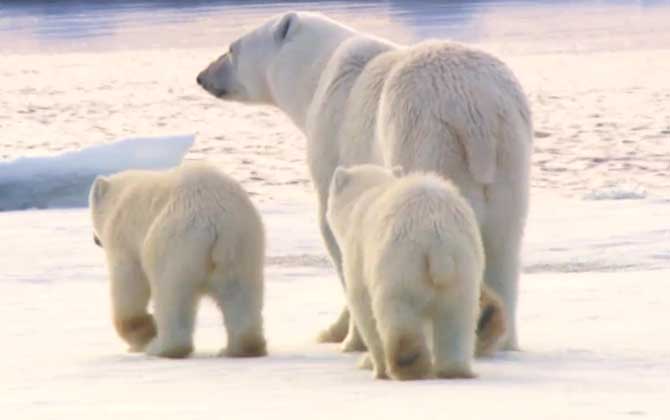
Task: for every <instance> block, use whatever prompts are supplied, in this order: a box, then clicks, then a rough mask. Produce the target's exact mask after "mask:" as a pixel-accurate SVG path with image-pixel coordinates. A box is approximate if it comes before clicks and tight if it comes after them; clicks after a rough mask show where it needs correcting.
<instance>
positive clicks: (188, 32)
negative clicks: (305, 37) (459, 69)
mask: <svg viewBox="0 0 670 420" xmlns="http://www.w3.org/2000/svg"><path fill="white" fill-rule="evenodd" d="M668 6H670V2H669V1H637V2H622V1H520V0H516V1H514V0H479V1H477V0H474V1H472V0H471V1H449V2H446V1H425V0H424V1H409V0H386V1H231V0H157V1H140V0H120V1H81V0H51V1H44V0H42V1H38V0H28V1H26V0H20V1H19V0H2V1H0V52H2V51H4V52H42V51H59V50H70V51H71V50H91V49H94V50H108V49H137V48H179V47H210V46H220V45H221V43H222V42H227V41H228V40H229V38H230V37H232V36H235V35H239V33H240V32H242V31H244V30H246V29H248V28H249V27H251V26H253V25H255V24H257V23H258V22H260V21H261V20H263V19H265V18H267V16H269V15H273V14H276V13H280V12H283V11H286V10H291V9H302V10H318V11H322V12H325V13H328V14H331V15H333V16H335V17H338V18H342V19H346V20H347V21H349V22H351V23H352V24H353V25H354V26H357V27H361V28H363V29H369V30H373V31H375V32H377V33H380V32H381V33H380V34H381V35H384V36H388V37H391V38H393V39H396V40H397V41H408V40H410V39H420V38H426V37H448V38H452V39H457V40H462V41H474V42H495V43H512V44H514V43H516V42H517V41H521V44H524V43H525V44H530V43H532V41H548V42H543V43H542V45H543V46H542V48H543V49H549V50H555V49H559V50H560V49H589V48H596V49H601V48H642V47H654V46H658V45H659V44H661V45H664V44H666V43H670V41H669V40H670V25H668V23H667V22H669V21H670V20H668V17H670V14H669V13H668V12H667V11H668V8H669V7H668ZM650 32H652V33H654V34H655V35H654V37H652V39H649V37H645V36H642V35H641V34H643V33H644V34H648V33H650ZM527 41H531V42H530V43H529V42H527ZM536 44H537V43H536ZM519 48H520V49H521V50H525V49H529V48H530V49H532V48H531V47H530V46H529V45H520V46H519Z"/></svg>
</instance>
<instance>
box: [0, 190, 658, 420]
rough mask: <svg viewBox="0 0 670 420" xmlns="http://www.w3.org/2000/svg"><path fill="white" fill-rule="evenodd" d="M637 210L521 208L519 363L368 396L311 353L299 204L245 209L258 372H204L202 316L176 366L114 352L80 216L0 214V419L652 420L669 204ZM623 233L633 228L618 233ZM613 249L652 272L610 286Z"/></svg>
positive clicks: (333, 304)
mask: <svg viewBox="0 0 670 420" xmlns="http://www.w3.org/2000/svg"><path fill="white" fill-rule="evenodd" d="M645 201H646V200H636V201H630V202H629V201H625V202H621V203H626V204H634V203H638V204H640V205H639V206H628V207H618V206H612V205H609V206H606V205H602V206H599V205H600V204H603V203H604V202H580V201H574V200H563V199H561V200H559V202H556V201H555V200H549V199H547V200H539V199H536V202H535V203H534V206H533V210H532V212H531V216H530V224H529V229H528V240H527V242H526V244H527V249H526V253H525V254H526V255H527V256H528V258H527V260H529V261H527V262H526V264H525V274H524V275H523V279H522V287H521V294H520V299H521V310H520V314H519V317H520V325H521V341H522V346H523V351H522V352H511V353H502V354H500V355H498V356H496V357H495V358H493V359H485V360H478V361H477V362H476V364H475V369H476V371H477V372H478V374H479V378H478V379H476V380H470V381H467V380H465V381H463V380H456V381H444V380H431V381H425V382H422V383H412V384H408V383H393V382H384V381H374V380H373V379H372V378H371V376H370V373H369V372H367V371H361V370H358V369H356V367H355V364H356V359H357V356H354V355H349V354H342V353H340V352H339V351H338V349H337V346H335V345H325V344H317V343H316V342H315V336H316V334H317V332H318V331H319V330H320V329H321V328H322V327H324V326H325V325H327V324H328V323H329V322H330V321H331V320H333V319H334V317H335V315H336V314H337V311H338V309H339V308H340V304H341V303H342V297H341V292H340V286H339V284H338V281H337V279H336V276H335V274H334V271H333V270H332V269H331V268H330V266H329V265H328V264H324V260H323V258H324V253H323V246H322V245H321V241H320V239H319V237H318V229H317V225H316V221H315V220H314V216H313V215H314V212H313V208H311V206H310V205H308V204H306V203H305V204H304V205H303V204H301V205H295V204H294V203H291V204H289V203H284V204H278V203H269V204H266V205H261V210H262V214H263V217H264V220H265V223H266V226H267V231H268V244H269V249H268V258H267V260H268V265H267V268H266V284H267V294H266V308H265V313H264V315H265V320H266V331H267V335H268V340H269V348H270V356H269V357H266V358H260V359H246V360H233V359H225V358H217V357H215V354H216V352H217V351H218V350H219V349H220V348H221V347H223V345H224V344H225V338H224V337H225V336H224V330H223V327H222V325H221V322H220V316H219V314H218V312H217V311H216V310H215V308H214V305H213V304H212V303H211V302H209V301H205V302H203V304H202V307H201V310H200V313H199V319H198V328H197V333H196V354H195V355H194V357H193V358H191V359H188V360H177V361H170V360H161V359H153V358H148V357H145V356H143V355H138V354H129V353H126V352H125V346H124V344H123V343H122V342H121V340H119V339H118V338H117V337H116V335H115V333H114V331H113V329H112V326H111V320H110V318H109V312H110V309H109V298H108V292H107V279H106V270H105V265H104V258H103V252H102V251H101V250H100V249H99V248H98V247H96V246H94V244H93V241H92V237H91V227H90V221H89V216H88V213H87V212H86V211H85V210H84V209H71V210H36V211H28V212H7V213H3V214H2V215H1V217H0V231H2V232H3V249H2V252H0V266H1V267H3V276H2V281H0V318H2V319H4V320H5V323H4V327H3V333H4V339H3V354H4V357H2V358H0V371H1V372H3V373H2V377H1V378H0V394H1V395H2V396H3V398H2V400H0V413H5V414H6V415H3V416H2V417H4V418H12V419H46V418H68V419H79V418H81V419H84V418H88V419H90V418H99V419H106V418H110V419H113V418H120V417H122V418H143V419H144V418H164V419H170V418H189V419H204V418H212V417H218V418H239V419H267V418H289V417H290V418H308V417H309V418H320V419H331V418H332V419H335V418H338V419H339V418H369V417H370V416H374V417H377V418H386V419H394V418H436V419H437V418H460V419H485V418H491V417H492V416H496V417H500V416H502V417H503V418H507V416H508V415H509V416H513V417H514V418H515V419H538V418H542V419H566V418H593V419H596V418H603V419H604V418H606V419H617V418H628V417H629V416H644V418H650V419H659V420H660V419H667V418H668V416H670V407H669V406H668V404H667V397H668V395H670V382H669V381H668V380H667V378H668V377H669V375H670V346H669V344H670V343H669V341H668V337H669V336H670V335H669V334H668V328H667V324H665V322H664V321H665V320H666V319H667V307H668V305H670V298H669V297H668V294H667V292H666V289H667V281H668V277H669V276H670V254H668V253H667V250H668V249H667V244H668V243H669V241H668V240H667V239H668V237H667V235H668V233H669V232H668V230H667V224H665V225H664V226H666V230H665V235H666V236H665V240H661V239H660V237H659V236H655V232H656V233H658V231H660V230H661V229H660V227H659V226H662V225H659V222H660V221H661V220H662V216H663V214H666V215H667V214H668V212H669V211H670V203H669V202H663V201H658V202H652V203H646V204H648V206H644V205H641V203H642V202H645ZM616 203H619V202H616ZM610 204H612V203H610ZM557 207H558V208H561V209H566V211H565V212H563V211H559V212H557V211H555V210H556V208H557ZM649 208H651V209H652V210H649ZM576 215H579V217H576ZM636 216H639V217H638V218H637V219H635V220H639V223H638V224H626V226H623V225H622V224H621V222H623V221H626V220H628V221H630V220H633V218H634V217H636ZM604 220H608V221H609V222H608V223H609V225H608V224H607V223H606V222H605V221H604ZM607 226H609V229H607ZM612 226H616V227H617V229H615V230H616V232H611V231H612V229H611V227H612ZM653 226H656V229H653ZM608 230H609V231H610V232H611V233H610V234H608V233H607V231H608ZM561 232H562V234H560V233H561ZM569 232H572V233H569ZM589 233H590V235H589ZM586 237H592V238H594V239H593V240H592V241H584V238H586ZM64 244H67V246H64ZM617 246H618V247H620V250H621V253H620V254H622V255H626V254H629V253H630V254H631V255H638V254H644V255H648V256H650V258H651V255H654V254H657V255H660V256H662V258H660V259H659V260H658V261H657V262H656V263H653V264H649V265H647V262H648V261H650V260H644V259H642V261H641V262H640V263H639V264H637V265H634V266H633V267H629V268H628V269H626V270H620V269H616V267H618V266H619V264H620V261H619V259H620V258H621V255H620V254H607V253H605V254H604V255H600V254H599V253H600V252H602V251H603V249H607V248H608V247H617ZM663 255H664V256H663ZM36 256H39V258H36ZM598 258H600V259H601V260H600V261H599V262H598V261H596V262H598V265H599V266H600V267H603V268H605V269H604V270H601V269H599V268H598V267H595V268H594V267H593V265H591V266H589V265H586V266H584V265H582V266H580V267H581V269H580V270H575V269H573V268H574V261H579V260H583V261H587V262H592V261H590V260H592V259H596V260H597V259H598ZM633 259H635V258H631V260H633ZM645 261H647V262H645ZM608 262H609V264H608ZM607 267H615V269H613V270H609V269H607Z"/></svg>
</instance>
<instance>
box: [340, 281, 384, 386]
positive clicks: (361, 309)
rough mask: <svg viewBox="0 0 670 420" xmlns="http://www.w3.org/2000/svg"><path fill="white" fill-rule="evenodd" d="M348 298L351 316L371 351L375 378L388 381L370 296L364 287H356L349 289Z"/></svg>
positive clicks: (382, 348)
mask: <svg viewBox="0 0 670 420" xmlns="http://www.w3.org/2000/svg"><path fill="white" fill-rule="evenodd" d="M347 297H348V301H349V307H350V310H351V316H352V317H353V319H354V320H355V322H356V325H357V326H358V328H359V330H360V333H361V336H362V337H363V340H364V341H365V344H367V347H368V349H369V354H370V357H371V359H372V365H373V372H374V373H373V377H374V378H376V379H386V378H387V373H386V361H385V358H384V347H383V344H382V340H381V338H380V336H379V332H378V331H377V325H376V322H375V318H374V315H373V312H372V302H371V300H370V295H369V294H368V291H367V290H365V288H364V287H361V286H355V285H354V286H351V287H349V288H348V289H347Z"/></svg>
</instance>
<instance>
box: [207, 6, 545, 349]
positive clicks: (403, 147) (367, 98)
mask: <svg viewBox="0 0 670 420" xmlns="http://www.w3.org/2000/svg"><path fill="white" fill-rule="evenodd" d="M197 81H198V83H199V84H200V85H201V86H202V87H203V88H205V89H206V90H207V91H208V92H210V93H211V94H213V95H215V96H216V97H218V98H221V99H223V100H231V101H239V102H244V103H261V104H271V105H274V106H277V107H278V108H280V109H281V110H283V111H284V112H285V113H286V114H288V116H289V117H290V118H291V119H292V120H293V122H294V123H295V124H296V125H297V126H298V127H300V128H301V129H302V131H303V132H304V133H305V135H306V137H307V139H308V143H307V155H308V164H309V168H310V172H311V176H312V180H313V182H314V184H315V186H316V190H317V193H318V198H319V221H320V227H321V233H322V235H323V238H324V240H325V243H326V246H327V248H328V251H329V253H330V255H331V257H332V259H333V261H334V263H335V265H336V267H337V270H338V273H339V274H340V276H341V274H342V267H341V255H340V250H339V249H338V246H337V243H336V242H335V239H334V238H333V234H332V231H331V229H330V227H329V226H328V223H327V220H326V217H325V212H326V209H327V200H328V187H329V184H330V179H331V177H332V174H333V172H334V170H335V168H336V167H337V166H338V165H343V166H350V165H354V164H360V163H369V162H373V163H383V164H385V165H386V166H393V165H401V166H403V167H404V169H405V170H407V171H412V170H424V171H436V172H438V173H440V174H443V175H445V176H447V177H449V178H450V179H451V180H452V181H453V182H454V183H455V184H456V185H458V187H459V188H460V189H461V192H462V194H463V195H464V196H465V197H466V198H467V199H468V201H469V203H470V204H471V205H472V207H473V209H474V211H475V214H476V216H477V220H478V222H479V224H480V228H481V231H482V236H483V243H484V248H485V253H486V270H485V281H486V283H487V284H488V285H490V286H491V287H492V288H493V289H494V290H495V291H496V292H498V294H499V295H500V296H501V298H502V299H503V301H504V303H505V305H506V306H507V309H508V311H507V313H508V320H507V321H508V322H507V325H508V331H509V335H508V339H507V341H506V343H505V345H504V347H505V348H507V349H516V348H517V347H518V345H517V333H516V325H515V314H516V301H517V283H518V277H519V254H520V244H521V238H522V234H523V228H524V225H525V221H526V213H527V208H528V189H529V182H528V178H529V167H530V153H531V147H532V124H531V118H530V110H529V107H528V103H527V100H526V97H525V95H524V93H523V91H522V89H521V87H520V86H519V83H518V82H517V80H516V78H515V77H514V75H513V74H512V73H511V71H510V70H509V69H508V68H507V67H506V66H505V65H504V64H503V63H502V62H500V61H499V60H497V59H496V58H494V57H492V56H491V55H488V54H486V53H484V52H481V51H477V50H473V49H470V48H468V47H465V46H462V45H459V44H455V43H451V42H442V41H440V42H438V41H433V42H425V43H420V44H418V45H413V46H408V47H404V46H399V45H396V44H393V43H391V42H389V41H386V40H383V39H379V38H376V37H374V36H371V35H367V34H363V33H360V32H358V31H356V30H354V29H352V28H349V27H347V26H344V25H342V24H340V23H338V22H335V21H333V20H331V19H329V18H327V17H325V16H323V15H320V14H315V13H306V12H299V13H296V12H290V13H287V14H284V15H282V16H277V17H275V18H273V19H271V20H269V21H268V22H266V23H265V24H263V25H261V26H260V27H258V28H256V29H254V30H253V31H251V32H249V33H247V34H246V35H244V36H242V37H241V38H240V39H238V40H237V41H235V42H234V43H232V44H231V45H230V49H229V51H228V52H227V53H225V54H224V55H223V56H221V57H220V58H218V59H217V60H216V61H214V62H213V63H211V64H210V65H209V66H208V67H207V68H206V69H205V70H203V71H202V72H201V73H200V74H199V75H198V78H197ZM347 323H348V313H347V311H346V309H345V310H344V311H343V313H342V315H341V316H340V318H339V319H338V321H337V322H336V323H335V324H334V325H333V326H331V327H330V328H329V329H328V330H326V331H324V334H322V338H323V339H324V340H326V341H341V340H342V339H343V338H344V335H345V334H346V330H347ZM354 338H355V336H353V335H350V337H349V338H348V340H347V341H348V342H349V343H350V344H351V345H350V346H348V347H356V345H355V341H356V340H354ZM345 347H347V346H346V345H345Z"/></svg>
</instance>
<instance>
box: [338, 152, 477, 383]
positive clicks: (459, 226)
mask: <svg viewBox="0 0 670 420" xmlns="http://www.w3.org/2000/svg"><path fill="white" fill-rule="evenodd" d="M327 218H328V222H329V223H330V226H331V227H332V228H333V232H334V234H335V237H336V239H337V243H338V244H339V246H340V249H341V250H342V256H343V267H344V278H345V279H346V283H347V284H346V286H347V288H346V289H347V297H348V304H349V308H350V310H351V313H352V316H353V319H354V322H355V324H356V326H357V327H358V329H359V330H360V333H361V335H362V336H363V339H364V341H365V344H366V345H367V346H368V349H369V350H370V355H371V358H372V361H373V365H374V370H375V376H376V377H384V376H385V375H386V374H387V373H388V374H390V375H391V376H392V377H394V378H397V379H418V378H423V377H426V376H428V375H429V374H430V373H431V370H432V369H430V365H431V362H430V359H431V356H430V351H429V350H428V348H429V346H428V344H427V340H426V337H425V336H424V333H423V327H424V324H426V322H428V324H429V326H430V327H432V331H433V339H432V342H433V349H432V350H433V351H432V354H433V359H434V372H435V374H436V375H437V376H441V377H472V376H473V374H472V367H471V362H472V357H473V354H474V349H475V324H476V322H477V315H478V313H479V290H480V286H481V281H482V275H483V270H484V251H483V248H482V244H481V239H480V234H479V229H478V227H477V220H476V218H475V215H474V213H473V212H472V209H471V208H470V206H469V205H468V204H467V202H466V201H465V200H464V199H463V198H462V197H461V195H460V194H459V193H458V191H457V189H456V188H455V187H454V186H453V185H452V184H451V183H449V182H448V181H446V180H444V179H442V178H440V177H439V176H436V175H421V174H414V175H409V176H407V177H403V178H396V177H394V175H393V174H392V173H390V172H388V171H387V170H385V169H383V168H382V167H380V166H373V165H360V166H354V167H351V168H349V169H343V168H338V169H337V170H336V172H335V175H334V176H333V181H332V185H331V188H330V200H329V206H328V212H327ZM402 360H405V362H404V363H401V362H399V361H402Z"/></svg>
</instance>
